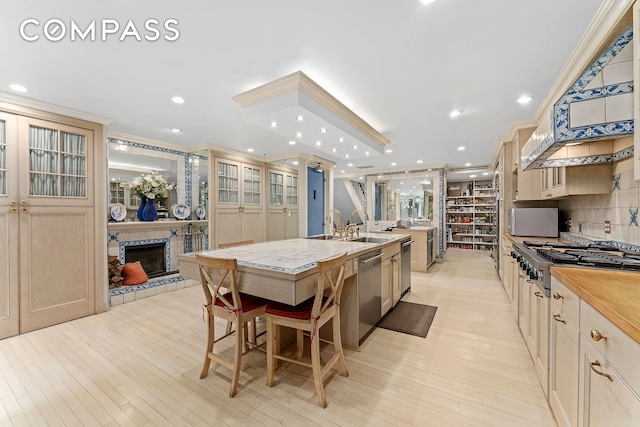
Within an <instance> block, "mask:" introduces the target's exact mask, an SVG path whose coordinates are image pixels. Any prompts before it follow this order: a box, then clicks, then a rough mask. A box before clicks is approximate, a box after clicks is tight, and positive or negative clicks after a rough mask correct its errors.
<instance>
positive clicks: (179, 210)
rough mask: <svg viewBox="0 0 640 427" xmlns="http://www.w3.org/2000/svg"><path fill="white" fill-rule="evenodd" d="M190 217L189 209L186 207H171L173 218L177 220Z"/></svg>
mask: <svg viewBox="0 0 640 427" xmlns="http://www.w3.org/2000/svg"><path fill="white" fill-rule="evenodd" d="M190 215H191V208H190V207H189V206H187V205H175V206H174V207H173V216H175V217H176V218H178V219H187V218H189V216H190Z"/></svg>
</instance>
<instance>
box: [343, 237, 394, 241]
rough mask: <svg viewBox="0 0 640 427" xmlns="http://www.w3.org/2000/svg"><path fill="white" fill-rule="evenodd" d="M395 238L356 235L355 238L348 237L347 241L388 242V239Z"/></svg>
mask: <svg viewBox="0 0 640 427" xmlns="http://www.w3.org/2000/svg"><path fill="white" fill-rule="evenodd" d="M390 240H393V239H386V238H384V237H370V236H364V237H356V238H354V239H347V242H365V243H387V242H388V241H390Z"/></svg>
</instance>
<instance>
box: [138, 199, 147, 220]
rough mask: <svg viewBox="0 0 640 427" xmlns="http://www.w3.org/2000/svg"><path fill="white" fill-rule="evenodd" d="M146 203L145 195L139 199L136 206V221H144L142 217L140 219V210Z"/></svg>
mask: <svg viewBox="0 0 640 427" xmlns="http://www.w3.org/2000/svg"><path fill="white" fill-rule="evenodd" d="M146 204H147V198H146V197H142V198H141V199H140V206H138V212H136V216H137V217H138V221H144V219H142V211H143V210H144V205H146Z"/></svg>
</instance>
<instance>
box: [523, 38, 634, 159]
mask: <svg viewBox="0 0 640 427" xmlns="http://www.w3.org/2000/svg"><path fill="white" fill-rule="evenodd" d="M632 39H633V26H629V27H628V28H627V29H626V30H625V31H624V32H623V33H622V34H621V35H620V37H618V39H617V40H616V41H615V42H614V43H613V44H612V45H611V46H609V48H608V49H607V50H606V51H605V52H604V53H603V54H602V55H601V56H600V57H599V58H598V59H597V60H596V61H595V62H594V63H593V64H592V65H591V67H589V68H588V69H587V70H586V71H585V72H584V73H583V74H582V76H581V77H580V78H579V79H578V80H577V81H576V82H575V83H574V84H573V86H572V87H571V88H570V89H569V90H568V91H567V93H565V94H564V95H563V96H562V97H561V98H560V100H558V102H557V103H556V104H555V105H554V107H553V108H552V113H553V114H552V115H553V119H552V120H553V121H552V125H553V126H552V129H554V132H553V134H552V135H549V136H548V137H547V138H545V139H544V140H543V141H542V142H541V143H540V145H539V146H538V147H537V148H536V149H535V150H534V151H533V153H531V155H529V156H528V157H527V158H526V159H524V161H523V162H522V165H521V168H522V170H526V169H527V168H529V167H531V166H533V167H535V168H543V167H556V166H547V165H548V164H549V163H545V165H544V166H542V163H543V162H544V161H545V160H547V159H548V158H549V156H551V155H552V154H553V153H555V152H556V151H558V150H559V149H560V148H562V147H564V145H565V143H566V142H567V141H575V140H580V139H597V138H606V137H612V136H621V135H630V134H633V131H634V122H633V120H622V121H617V122H611V123H601V124H594V125H589V126H580V127H576V128H571V127H570V120H569V108H570V104H571V103H574V102H580V101H585V100H588V99H599V98H604V97H608V96H616V95H623V94H628V93H632V92H633V82H632V81H630V82H623V83H617V84H613V85H609V86H605V87H602V88H594V89H587V90H584V88H585V87H586V86H587V85H588V84H589V83H590V82H591V81H592V80H593V79H594V78H595V77H596V76H597V75H598V73H600V72H601V71H602V70H603V69H604V68H605V67H606V66H607V65H608V64H609V63H610V62H611V61H612V60H613V59H614V58H615V57H616V56H617V55H618V54H619V53H620V52H621V51H622V49H624V48H625V46H627V44H629V42H630V41H631V40H632ZM566 160H571V159H566ZM612 161H617V160H613V159H612ZM577 164H590V163H573V164H571V165H577ZM564 166H568V164H567V165H564Z"/></svg>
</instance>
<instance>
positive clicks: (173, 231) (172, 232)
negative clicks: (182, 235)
mask: <svg viewBox="0 0 640 427" xmlns="http://www.w3.org/2000/svg"><path fill="white" fill-rule="evenodd" d="M169 233H171V234H170V235H169V238H172V237H178V230H169Z"/></svg>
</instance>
